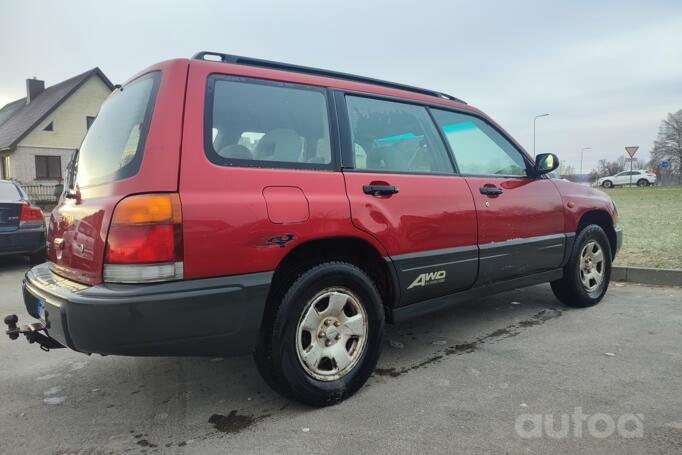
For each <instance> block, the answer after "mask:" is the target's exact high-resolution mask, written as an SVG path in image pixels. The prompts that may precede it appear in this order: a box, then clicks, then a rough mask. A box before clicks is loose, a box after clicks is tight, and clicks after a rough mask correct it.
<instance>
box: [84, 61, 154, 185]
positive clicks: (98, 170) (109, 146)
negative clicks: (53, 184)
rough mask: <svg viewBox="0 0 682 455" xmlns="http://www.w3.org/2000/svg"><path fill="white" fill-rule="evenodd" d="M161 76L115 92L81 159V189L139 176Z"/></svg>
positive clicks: (148, 77) (144, 78)
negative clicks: (138, 172)
mask: <svg viewBox="0 0 682 455" xmlns="http://www.w3.org/2000/svg"><path fill="white" fill-rule="evenodd" d="M160 77H161V74H160V73H159V72H154V73H149V74H147V75H145V76H142V77H140V78H138V79H136V80H134V81H133V82H131V83H129V84H127V85H126V86H125V87H123V88H119V89H116V90H114V92H113V93H112V94H111V95H110V96H109V98H107V100H106V101H105V102H104V104H103V105H102V108H101V109H100V112H99V114H98V115H97V118H96V119H95V120H94V122H93V123H92V126H91V127H90V129H89V130H88V133H87V135H86V136H85V139H84V140H83V144H82V145H81V148H80V152H79V158H78V168H77V169H78V171H77V172H78V173H77V182H78V185H79V186H87V185H93V184H98V183H104V182H109V181H114V180H120V179H123V178H128V177H131V176H133V175H135V174H137V171H138V170H139V168H140V163H141V162H142V153H143V150H144V144H145V140H146V137H147V132H148V129H149V123H150V121H151V116H152V112H153V110H154V102H155V100H156V92H157V90H158V84H159V79H160Z"/></svg>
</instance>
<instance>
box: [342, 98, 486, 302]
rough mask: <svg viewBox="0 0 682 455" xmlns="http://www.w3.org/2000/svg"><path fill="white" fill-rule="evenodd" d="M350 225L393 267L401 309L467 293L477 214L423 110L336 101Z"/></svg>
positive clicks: (407, 105) (363, 101)
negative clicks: (367, 235) (365, 235)
mask: <svg viewBox="0 0 682 455" xmlns="http://www.w3.org/2000/svg"><path fill="white" fill-rule="evenodd" d="M336 99H337V106H338V108H339V117H340V123H341V125H343V126H344V127H342V128H341V129H342V130H347V131H346V134H342V139H343V140H344V141H345V142H346V143H345V144H344V147H343V149H344V150H345V151H346V152H349V153H348V154H349V155H350V157H348V159H349V161H350V163H349V164H351V166H348V167H347V168H346V169H345V170H344V179H345V182H346V192H347V194H348V199H349V201H350V206H351V216H352V221H353V224H354V225H355V226H356V227H357V228H359V229H361V230H363V231H365V232H368V233H370V234H371V235H372V236H374V237H375V238H376V239H378V241H379V242H381V244H382V245H383V246H384V248H385V249H386V250H387V251H388V254H389V255H390V258H391V260H392V261H393V263H394V264H395V266H396V271H397V274H398V278H399V284H400V290H401V294H402V297H401V301H400V304H401V305H405V304H410V303H414V302H417V301H421V300H425V299H429V298H433V297H439V296H442V295H446V294H450V293H452V292H455V291H458V290H462V289H466V288H469V287H470V286H471V285H472V284H473V283H474V281H475V279H476V273H477V262H478V252H477V248H476V215H475V210H474V202H473V199H472V196H471V192H470V191H469V188H468V187H467V184H466V182H465V180H464V179H463V178H462V177H460V176H458V175H457V174H456V173H455V170H454V166H453V163H452V161H451V159H450V158H449V156H448V153H447V150H446V148H445V145H444V143H443V141H442V139H441V137H440V136H439V134H438V131H437V129H436V127H435V125H434V123H433V121H432V119H431V117H430V115H429V113H428V111H427V109H426V107H424V106H421V105H418V104H411V103H407V102H398V101H395V100H387V99H379V98H371V97H366V96H359V95H353V94H345V95H344V94H341V93H338V94H337V97H336Z"/></svg>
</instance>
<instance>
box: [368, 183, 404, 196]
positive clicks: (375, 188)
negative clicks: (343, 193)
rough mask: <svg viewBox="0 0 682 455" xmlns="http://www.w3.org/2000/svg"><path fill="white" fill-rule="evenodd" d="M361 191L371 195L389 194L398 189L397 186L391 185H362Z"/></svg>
mask: <svg viewBox="0 0 682 455" xmlns="http://www.w3.org/2000/svg"><path fill="white" fill-rule="evenodd" d="M362 191H363V192H364V193H365V194H370V195H372V196H390V195H391V194H395V193H397V192H398V191H399V190H398V187H397V186H393V185H364V186H363V187H362Z"/></svg>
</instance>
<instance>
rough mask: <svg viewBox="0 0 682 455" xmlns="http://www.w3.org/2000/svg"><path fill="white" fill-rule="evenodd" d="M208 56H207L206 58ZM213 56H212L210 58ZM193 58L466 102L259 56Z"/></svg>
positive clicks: (203, 54) (202, 54)
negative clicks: (378, 86) (322, 77)
mask: <svg viewBox="0 0 682 455" xmlns="http://www.w3.org/2000/svg"><path fill="white" fill-rule="evenodd" d="M207 57H209V58H207ZM210 57H213V58H210ZM192 59H194V60H206V61H211V62H215V61H220V62H223V63H232V64H235V65H248V66H257V67H260V68H270V69H274V70H282V71H293V72H296V73H305V74H312V75H315V76H324V77H333V78H336V79H344V80H347V81H353V82H361V83H364V84H374V85H381V86H383V87H389V88H394V89H398V90H405V91H408V92H414V93H420V94H422V95H429V96H435V97H438V98H445V99H448V100H452V101H457V102H458V103H463V104H466V102H464V101H463V100H461V99H459V98H455V97H454V96H452V95H448V94H445V93H441V92H437V91H435V90H429V89H425V88H420V87H413V86H411V85H405V84H399V83H397V82H389V81H384V80H381V79H374V78H372V77H365V76H358V75H356V74H348V73H342V72H339V71H332V70H325V69H321V68H312V67H309V66H301V65H293V64H291V63H282V62H275V61H272V60H262V59H259V58H251V57H242V56H239V55H232V54H223V53H222V52H210V51H201V52H197V53H196V54H194V55H193V56H192Z"/></svg>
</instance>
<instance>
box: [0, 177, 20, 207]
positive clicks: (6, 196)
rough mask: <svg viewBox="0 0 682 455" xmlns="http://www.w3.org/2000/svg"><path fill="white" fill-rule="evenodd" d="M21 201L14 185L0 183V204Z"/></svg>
mask: <svg viewBox="0 0 682 455" xmlns="http://www.w3.org/2000/svg"><path fill="white" fill-rule="evenodd" d="M20 200H21V194H19V190H18V189H17V187H16V186H14V183H9V182H0V202H16V201H20Z"/></svg>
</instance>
